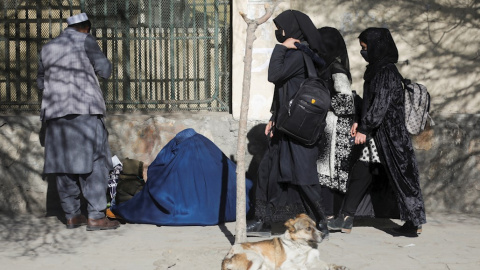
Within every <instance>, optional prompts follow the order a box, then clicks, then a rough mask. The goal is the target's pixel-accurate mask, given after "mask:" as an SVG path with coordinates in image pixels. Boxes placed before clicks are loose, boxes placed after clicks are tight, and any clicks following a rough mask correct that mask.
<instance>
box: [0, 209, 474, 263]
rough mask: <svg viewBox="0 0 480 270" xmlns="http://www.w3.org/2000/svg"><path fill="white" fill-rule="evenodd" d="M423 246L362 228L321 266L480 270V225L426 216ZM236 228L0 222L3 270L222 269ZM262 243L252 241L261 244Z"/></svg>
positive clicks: (365, 224)
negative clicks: (94, 226) (104, 228)
mask: <svg viewBox="0 0 480 270" xmlns="http://www.w3.org/2000/svg"><path fill="white" fill-rule="evenodd" d="M427 219H428V224H426V225H424V228H423V233H422V234H421V236H420V237H418V238H406V237H393V236H392V235H390V234H388V233H387V232H385V231H384V229H385V228H388V227H392V226H394V225H395V223H397V224H399V223H400V221H398V220H387V219H375V220H372V219H369V220H357V221H356V222H355V224H354V228H353V231H352V233H351V234H342V233H332V234H331V235H330V239H329V240H328V241H324V242H323V243H321V244H320V247H319V249H320V252H321V254H322V259H323V260H324V261H326V262H328V263H335V264H338V265H345V266H347V267H349V268H350V269H352V270H362V269H369V270H376V269H379V270H380V269H382V270H383V269H389V270H397V269H409V270H410V269H431V270H443V269H445V270H447V269H448V270H463V269H465V270H467V269H468V270H471V269H480V237H479V233H480V217H471V216H467V215H447V214H429V215H427ZM234 232H235V223H234V222H233V223H227V224H225V225H221V226H208V227H201V226H188V227H158V226H155V225H139V224H126V225H123V226H121V227H120V228H119V229H117V230H114V231H96V232H87V231H86V230H85V227H81V228H78V229H73V230H67V229H65V225H64V224H62V223H60V222H59V221H58V219H57V218H56V217H48V218H44V217H40V218H35V217H32V216H18V217H15V218H9V217H7V216H4V215H0V241H1V242H0V243H1V244H0V268H1V269H48V270H56V269H72V270H73V269H88V270H89V269H102V270H105V269H117V270H118V269H120V270H121V269H136V270H137V269H139V270H143V269H155V270H156V269H162V270H163V269H172V270H189V269H194V270H210V269H213V270H215V269H220V263H221V261H222V259H223V257H224V256H225V254H226V253H227V251H228V249H229V248H230V246H231V244H232V242H233V241H234V237H233V235H232V233H234ZM261 239H262V238H254V237H251V238H248V240H249V241H258V240H261Z"/></svg>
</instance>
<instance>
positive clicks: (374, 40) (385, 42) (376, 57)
mask: <svg viewBox="0 0 480 270" xmlns="http://www.w3.org/2000/svg"><path fill="white" fill-rule="evenodd" d="M358 38H359V39H360V41H362V42H365V44H367V54H368V66H367V70H366V71H365V74H364V76H363V78H364V79H365V81H370V80H371V79H372V78H373V76H375V74H376V73H377V72H378V71H379V70H380V69H381V68H382V67H384V66H385V65H387V64H391V63H393V64H394V63H397V62H398V50H397V46H396V45H395V42H394V41H393V38H392V35H391V34H390V31H389V30H388V29H387V28H373V27H372V28H367V29H366V30H364V31H363V32H362V33H361V34H360V36H358Z"/></svg>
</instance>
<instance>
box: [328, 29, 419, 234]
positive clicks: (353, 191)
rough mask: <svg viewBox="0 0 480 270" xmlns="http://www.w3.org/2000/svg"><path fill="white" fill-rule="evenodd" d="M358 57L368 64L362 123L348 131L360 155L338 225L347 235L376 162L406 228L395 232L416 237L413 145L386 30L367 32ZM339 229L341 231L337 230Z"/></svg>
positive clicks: (362, 36)
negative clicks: (388, 185)
mask: <svg viewBox="0 0 480 270" xmlns="http://www.w3.org/2000/svg"><path fill="white" fill-rule="evenodd" d="M359 40H360V45H361V47H362V50H361V54H362V56H363V57H364V59H365V60H366V61H367V62H368V66H367V70H366V71H365V74H364V80H365V82H364V87H363V107H362V114H361V116H360V121H359V122H358V124H357V123H355V124H354V126H352V131H351V133H352V134H351V135H352V136H355V143H356V144H364V143H366V141H367V136H368V137H372V138H373V139H372V140H370V141H369V143H367V144H366V146H365V148H364V155H363V156H362V158H361V159H360V160H359V161H358V162H357V163H356V164H355V166H354V168H353V170H352V172H351V176H352V177H351V179H350V184H349V187H348V191H347V194H346V197H345V200H344V206H343V209H342V213H343V214H344V215H345V217H344V218H343V221H342V222H339V223H336V225H337V226H338V227H341V229H342V231H344V232H349V231H350V230H351V228H352V225H353V216H354V215H355V211H356V209H357V206H358V205H359V203H360V201H361V199H362V198H363V196H364V195H365V193H366V191H367V189H368V186H369V185H370V184H371V183H372V177H371V173H370V172H369V170H370V169H371V164H372V163H374V161H375V159H376V158H377V157H376V156H375V147H374V146H376V149H377V153H378V160H377V161H380V163H381V164H382V165H383V167H384V168H385V171H386V173H387V175H388V179H385V181H387V180H389V184H390V185H392V189H393V193H394V195H395V198H396V201H397V205H398V210H399V214H400V219H402V220H405V221H406V222H405V224H404V225H403V226H402V227H400V228H398V229H395V230H394V231H393V232H394V233H396V234H400V235H406V236H417V234H418V233H419V232H421V225H422V224H424V223H426V218H425V208H424V203H423V198H422V192H421V190H420V182H419V174H418V167H417V161H416V158H415V152H414V149H413V146H412V141H411V138H410V135H409V133H408V132H407V129H406V127H405V106H404V90H403V88H402V78H401V76H400V73H399V72H398V70H397V68H396V66H395V63H396V62H397V61H398V50H397V47H396V45H395V42H394V41H393V38H392V36H391V34H390V31H389V30H388V29H386V28H368V29H366V30H365V31H363V32H362V33H361V34H360V36H359ZM339 224H340V225H339Z"/></svg>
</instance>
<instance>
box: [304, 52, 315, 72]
mask: <svg viewBox="0 0 480 270" xmlns="http://www.w3.org/2000/svg"><path fill="white" fill-rule="evenodd" d="M302 54H303V61H304V62H305V66H306V67H307V74H308V77H309V78H316V77H318V76H317V70H316V69H315V66H314V65H313V60H312V58H310V56H308V55H306V54H305V53H304V52H302Z"/></svg>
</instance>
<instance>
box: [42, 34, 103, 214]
mask: <svg viewBox="0 0 480 270" xmlns="http://www.w3.org/2000/svg"><path fill="white" fill-rule="evenodd" d="M39 59H40V60H39V64H38V76H37V84H38V88H39V89H40V90H42V91H43V95H42V109H41V119H42V121H44V122H45V123H44V124H45V126H46V130H45V164H44V173H45V174H56V177H57V188H58V192H59V195H60V201H61V205H62V208H63V210H64V212H65V216H66V218H67V219H70V218H73V217H75V216H77V215H79V214H80V189H81V193H82V194H83V197H84V198H85V199H86V200H87V202H88V206H87V210H88V217H89V218H90V219H100V218H103V217H104V216H105V214H104V210H105V209H106V206H107V200H106V189H107V181H108V172H109V170H111V169H112V162H111V158H110V157H111V154H110V148H109V144H108V139H107V136H108V132H107V129H106V126H105V122H104V116H105V111H106V110H105V101H104V99H103V94H102V91H101V89H100V86H99V83H98V79H97V74H98V75H99V76H101V77H103V78H108V77H109V76H110V74H111V63H110V61H109V60H108V59H107V58H106V57H105V55H104V54H103V52H102V51H101V49H100V47H99V46H98V44H97V43H96V41H95V39H94V38H93V37H92V36H91V35H90V34H85V33H81V32H79V31H77V30H76V29H74V28H71V27H68V28H67V29H65V30H64V31H63V32H62V33H61V34H60V35H59V36H58V37H57V38H55V39H53V40H52V41H50V42H49V43H47V44H46V45H45V46H44V47H43V48H42V51H41V53H40V58H39ZM77 181H78V182H79V184H80V188H79V187H78V185H77Z"/></svg>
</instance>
